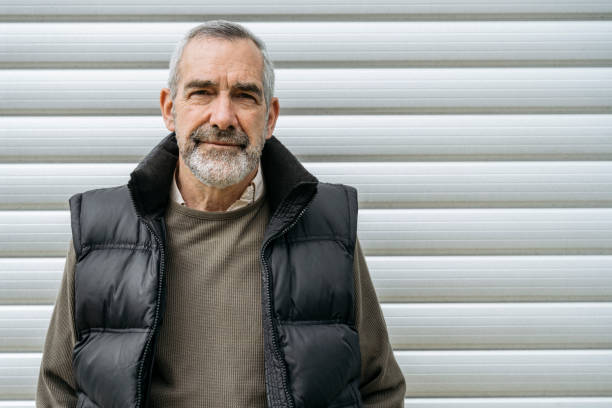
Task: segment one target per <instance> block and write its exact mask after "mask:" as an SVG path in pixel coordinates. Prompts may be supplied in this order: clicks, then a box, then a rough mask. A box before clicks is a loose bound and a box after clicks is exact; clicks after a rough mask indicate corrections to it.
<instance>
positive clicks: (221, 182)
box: [180, 126, 267, 189]
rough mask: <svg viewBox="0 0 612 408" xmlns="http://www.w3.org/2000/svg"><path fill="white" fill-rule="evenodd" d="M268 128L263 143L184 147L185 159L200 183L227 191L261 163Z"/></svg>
mask: <svg viewBox="0 0 612 408" xmlns="http://www.w3.org/2000/svg"><path fill="white" fill-rule="evenodd" d="M266 130H267V126H266V127H264V130H263V132H262V136H261V139H260V142H259V143H258V144H256V145H255V144H249V145H248V146H247V147H246V148H244V149H243V148H242V147H215V146H211V145H209V144H206V143H199V144H197V145H196V148H195V149H189V148H188V149H187V150H186V149H185V147H184V146H180V147H181V149H180V152H181V157H182V158H183V161H184V162H185V164H186V165H187V167H189V169H190V170H191V172H192V173H193V175H194V176H196V178H197V179H198V180H200V182H202V183H203V184H206V185H207V186H211V187H215V188H219V189H222V188H226V187H229V186H231V185H233V184H237V183H239V182H240V181H242V180H244V178H245V177H246V176H247V175H249V174H250V173H251V172H252V171H253V170H254V169H255V168H256V167H257V165H258V164H259V159H260V157H261V151H262V150H263V145H264V143H265V138H266V133H267V131H266Z"/></svg>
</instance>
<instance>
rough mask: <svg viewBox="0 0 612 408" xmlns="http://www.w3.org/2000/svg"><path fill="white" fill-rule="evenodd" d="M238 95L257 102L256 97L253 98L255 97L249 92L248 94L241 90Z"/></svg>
mask: <svg viewBox="0 0 612 408" xmlns="http://www.w3.org/2000/svg"><path fill="white" fill-rule="evenodd" d="M239 96H240V97H241V98H248V99H251V100H253V101H255V102H257V99H255V97H254V96H253V95H251V94H248V93H244V92H243V93H241V94H239Z"/></svg>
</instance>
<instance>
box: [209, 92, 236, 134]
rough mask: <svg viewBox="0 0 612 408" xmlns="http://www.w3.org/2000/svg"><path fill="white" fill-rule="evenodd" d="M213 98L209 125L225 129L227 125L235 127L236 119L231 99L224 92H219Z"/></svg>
mask: <svg viewBox="0 0 612 408" xmlns="http://www.w3.org/2000/svg"><path fill="white" fill-rule="evenodd" d="M215 99H216V100H215V102H214V103H213V106H212V112H211V115H210V125H211V126H216V127H217V128H219V129H221V130H226V129H227V128H229V127H234V128H236V125H237V120H236V113H235V112H234V107H233V105H232V99H231V98H230V97H229V95H227V94H225V93H221V94H219V95H218V96H217V98H215Z"/></svg>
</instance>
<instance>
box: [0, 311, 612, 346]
mask: <svg viewBox="0 0 612 408" xmlns="http://www.w3.org/2000/svg"><path fill="white" fill-rule="evenodd" d="M0 310H1V309H0ZM382 310H383V313H384V315H385V318H386V322H387V328H388V330H389V336H390V340H391V343H392V344H393V347H394V348H398V349H404V350H436V349H438V350H452V349H583V348H612V304H611V303H603V302H598V303H583V302H581V303H571V302H570V303H479V304H473V303H442V304H419V303H415V304H403V303H402V304H384V305H383V306H382Z"/></svg>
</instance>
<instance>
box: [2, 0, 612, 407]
mask: <svg viewBox="0 0 612 408" xmlns="http://www.w3.org/2000/svg"><path fill="white" fill-rule="evenodd" d="M202 3H206V2H202V1H194V0H183V1H181V2H180V4H179V5H171V4H169V3H168V2H162V1H160V0H124V1H122V2H108V1H88V2H86V3H85V2H82V3H81V2H77V1H74V0H62V1H50V0H37V1H34V0H23V1H19V2H15V1H10V2H9V1H7V0H0V115H1V117H0V407H2V408H6V407H31V406H33V405H34V403H33V399H34V392H35V384H36V380H37V375H38V369H39V365H40V357H41V354H40V353H41V350H42V344H43V342H44V336H45V333H46V330H47V327H48V324H49V317H50V314H51V311H52V307H53V303H54V301H55V297H56V293H57V289H58V286H59V281H60V279H61V274H62V269H63V264H64V256H65V253H66V249H67V243H68V240H69V237H70V234H69V214H68V212H67V208H68V207H67V199H68V197H69V196H70V195H72V194H74V193H75V192H78V191H83V190H86V189H90V188H96V187H103V186H110V185H117V184H122V183H125V182H126V181H127V177H128V174H129V172H130V171H131V169H132V168H133V167H134V166H135V164H136V163H137V162H138V160H139V158H141V157H142V156H143V155H144V154H145V153H146V152H147V151H148V150H149V149H150V148H151V147H152V146H154V145H155V144H156V143H157V141H158V140H159V139H161V138H162V137H163V136H164V135H165V134H166V133H167V132H166V130H165V129H164V127H163V123H162V121H161V117H160V114H159V109H158V105H157V101H158V93H159V89H160V88H161V87H163V86H164V84H165V80H166V75H167V71H166V67H167V61H168V59H169V55H170V53H171V50H172V48H173V45H174V43H175V42H176V41H177V40H178V39H179V38H180V37H181V35H182V34H183V33H184V32H185V31H186V30H187V29H188V28H190V27H191V26H193V25H195V24H197V23H199V22H201V21H204V20H207V19H212V18H219V17H220V18H226V19H231V20H235V21H239V22H243V23H245V25H246V26H247V27H249V28H251V29H252V30H253V31H254V32H255V33H256V34H258V35H260V36H261V37H262V38H263V39H264V40H265V41H266V42H267V43H268V46H269V49H270V51H271V55H272V57H273V59H274V61H275V64H276V67H277V78H278V80H277V90H278V91H277V95H278V96H279V97H280V101H281V107H282V108H281V117H280V118H279V122H278V126H277V130H276V132H275V135H276V136H277V137H278V138H279V139H280V140H281V141H282V142H283V143H285V144H286V145H287V146H289V148H290V149H291V150H292V151H293V152H294V153H295V154H297V155H298V157H299V158H300V159H302V160H303V161H304V163H305V165H306V167H307V168H308V169H309V170H311V171H312V172H314V174H315V175H316V176H318V177H319V178H320V179H321V180H324V181H332V182H342V183H347V184H351V185H353V186H355V187H357V188H358V190H359V196H360V212H359V236H360V240H361V242H362V244H363V247H364V249H365V251H366V254H367V261H368V264H369V267H370V271H371V274H372V276H373V279H374V282H375V285H376V289H377V292H378V295H379V299H380V301H381V303H382V308H383V311H384V314H385V317H386V319H387V324H388V328H389V333H390V336H391V341H392V343H393V345H394V348H395V350H396V355H397V359H398V361H399V362H400V364H401V366H402V370H403V372H404V375H405V377H406V381H407V394H406V397H407V399H406V406H407V407H410V408H417V407H418V408H450V407H470V408H471V407H478V408H502V407H503V408H516V407H521V408H551V407H563V408H569V407H572V408H603V407H612V303H611V302H612V188H611V187H612V162H611V160H612V138H611V135H612V2H610V1H588V2H583V1H574V2H566V1H563V2H562V1H552V0H544V1H538V2H531V1H523V0H519V1H501V0H489V1H486V2H476V1H459V0H433V1H428V2H423V1H415V0H406V1H401V2H400V1H393V2H392V1H387V2H355V1H346V0H342V1H335V2H333V4H332V5H329V4H324V3H323V2H320V1H315V0H301V1H295V0H292V1H283V2H278V4H275V3H276V2H263V1H246V0H230V1H225V2H224V5H219V4H214V3H219V2H214V3H213V2H209V4H202Z"/></svg>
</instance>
